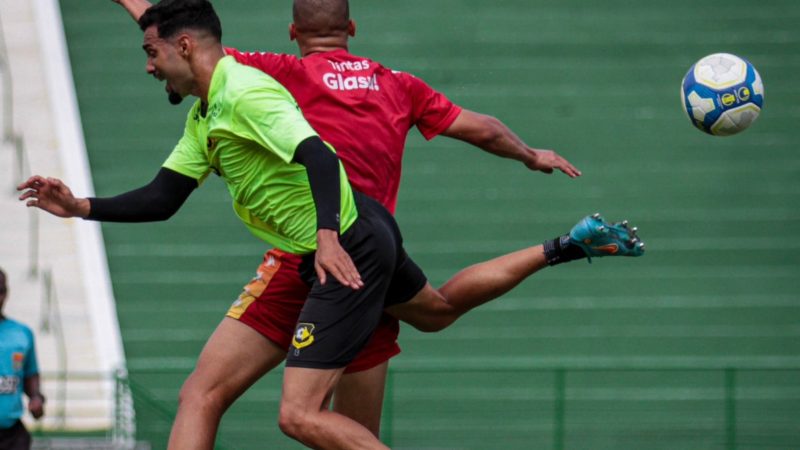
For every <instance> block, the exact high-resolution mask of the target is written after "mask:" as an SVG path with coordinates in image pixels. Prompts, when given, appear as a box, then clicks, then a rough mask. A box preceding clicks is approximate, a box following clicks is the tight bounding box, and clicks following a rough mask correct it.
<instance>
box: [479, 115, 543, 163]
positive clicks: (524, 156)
mask: <svg viewBox="0 0 800 450" xmlns="http://www.w3.org/2000/svg"><path fill="white" fill-rule="evenodd" d="M485 120H486V122H487V128H488V129H489V130H490V131H489V132H487V134H486V136H485V137H484V139H483V140H482V141H479V142H476V143H474V145H476V146H478V147H480V148H482V149H483V150H485V151H487V152H489V153H492V154H494V155H497V156H501V157H503V158H511V159H515V160H517V161H520V162H523V163H525V164H533V163H534V162H535V160H536V152H535V151H533V150H532V149H531V148H530V147H528V145H527V144H525V142H523V141H522V139H520V138H519V136H517V135H516V134H515V133H514V132H513V131H511V129H510V128H508V127H507V126H506V125H505V124H504V123H503V122H501V121H500V120H498V119H496V118H494V117H491V116H486V119H485Z"/></svg>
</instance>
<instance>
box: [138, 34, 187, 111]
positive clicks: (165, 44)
mask: <svg viewBox="0 0 800 450" xmlns="http://www.w3.org/2000/svg"><path fill="white" fill-rule="evenodd" d="M142 48H143V49H144V51H145V53H146V54H147V65H146V67H145V70H147V73H149V74H150V75H153V76H154V77H155V78H156V79H158V80H162V81H166V82H167V84H166V86H165V89H166V90H167V93H168V94H169V95H170V101H172V98H173V96H176V95H177V96H178V97H179V98H182V97H186V96H187V95H189V94H191V90H192V87H193V85H194V76H193V74H192V70H191V67H190V65H189V62H188V60H187V58H186V51H185V50H184V49H181V46H180V44H179V39H169V40H167V39H162V38H160V37H159V36H158V31H157V30H156V27H155V26H151V27H149V28H148V29H147V30H145V32H144V43H143V44H142ZM173 103H174V102H173Z"/></svg>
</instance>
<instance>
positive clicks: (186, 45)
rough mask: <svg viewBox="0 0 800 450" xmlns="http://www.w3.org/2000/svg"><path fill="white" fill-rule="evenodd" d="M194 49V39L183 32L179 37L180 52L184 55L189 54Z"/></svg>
mask: <svg viewBox="0 0 800 450" xmlns="http://www.w3.org/2000/svg"><path fill="white" fill-rule="evenodd" d="M191 49H192V41H191V39H190V38H189V35H188V34H182V35H180V36H179V37H178V54H180V55H181V56H182V57H184V58H185V57H187V56H189V52H190V51H191Z"/></svg>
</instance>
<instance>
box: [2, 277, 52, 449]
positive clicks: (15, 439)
mask: <svg viewBox="0 0 800 450" xmlns="http://www.w3.org/2000/svg"><path fill="white" fill-rule="evenodd" d="M6 298H8V278H7V277H6V273H5V272H3V270H2V269H0V449H2V450H27V449H30V448H31V435H30V434H29V433H28V430H26V429H25V426H24V425H23V424H22V421H21V420H20V418H21V417H22V411H23V409H22V393H23V392H24V393H25V395H27V396H28V411H30V413H31V414H32V415H33V417H34V418H35V419H39V418H41V417H42V416H43V415H44V401H45V399H44V395H42V393H41V391H40V390H39V367H38V365H37V364H36V349H35V347H34V342H33V333H32V332H31V329H30V328H28V327H27V326H25V325H23V324H21V323H19V322H17V321H15V320H11V319H9V318H8V317H6V316H5V315H3V306H4V305H5V303H6Z"/></svg>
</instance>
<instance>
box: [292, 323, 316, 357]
mask: <svg viewBox="0 0 800 450" xmlns="http://www.w3.org/2000/svg"><path fill="white" fill-rule="evenodd" d="M313 343H314V324H313V323H302V322H301V323H298V324H297V329H295V331H294V336H293V337H292V347H294V348H296V349H298V350H299V349H301V348H305V347H308V346H309V345H311V344H313Z"/></svg>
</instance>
